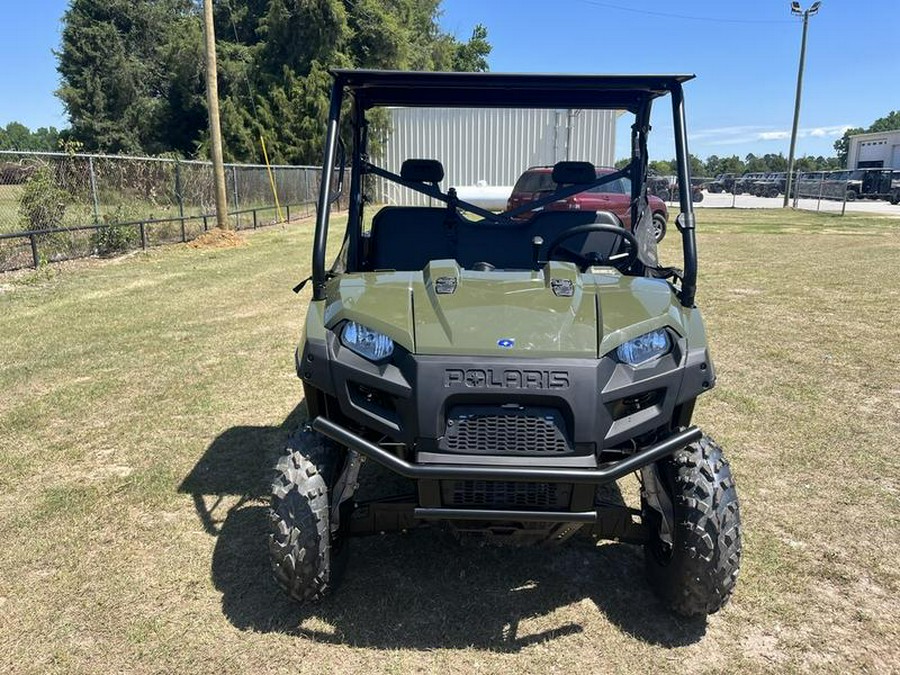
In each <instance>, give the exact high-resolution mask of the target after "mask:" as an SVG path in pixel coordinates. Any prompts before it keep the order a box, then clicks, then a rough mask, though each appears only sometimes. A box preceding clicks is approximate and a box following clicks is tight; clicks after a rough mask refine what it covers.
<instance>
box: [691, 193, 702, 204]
mask: <svg viewBox="0 0 900 675" xmlns="http://www.w3.org/2000/svg"><path fill="white" fill-rule="evenodd" d="M691 201H692V202H694V203H695V204H696V203H698V202H702V201H703V191H702V190H694V191H693V192H692V193H691Z"/></svg>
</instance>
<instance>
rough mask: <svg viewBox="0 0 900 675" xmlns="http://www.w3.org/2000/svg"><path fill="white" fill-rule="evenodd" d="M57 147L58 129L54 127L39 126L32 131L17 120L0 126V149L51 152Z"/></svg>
mask: <svg viewBox="0 0 900 675" xmlns="http://www.w3.org/2000/svg"><path fill="white" fill-rule="evenodd" d="M58 149H59V131H58V130H57V129H56V127H49V128H48V127H40V128H38V129H35V130H34V131H32V130H31V129H29V128H28V127H26V126H25V125H24V124H21V123H19V122H10V123H9V124H7V125H6V126H5V127H0V150H32V151H41V150H43V151H47V152H52V151H53V150H58Z"/></svg>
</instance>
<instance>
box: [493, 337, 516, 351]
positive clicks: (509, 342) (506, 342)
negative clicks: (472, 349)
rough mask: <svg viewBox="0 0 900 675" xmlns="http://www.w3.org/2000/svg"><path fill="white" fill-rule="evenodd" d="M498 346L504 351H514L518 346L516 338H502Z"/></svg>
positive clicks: (498, 341)
mask: <svg viewBox="0 0 900 675" xmlns="http://www.w3.org/2000/svg"><path fill="white" fill-rule="evenodd" d="M497 346H498V347H502V348H503V349H512V348H513V347H515V346H516V339H515V338H501V339H499V340H497Z"/></svg>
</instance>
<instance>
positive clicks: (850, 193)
mask: <svg viewBox="0 0 900 675" xmlns="http://www.w3.org/2000/svg"><path fill="white" fill-rule="evenodd" d="M858 196H859V195H858V194H856V190H847V201H848V202H855V201H856V198H857V197H858Z"/></svg>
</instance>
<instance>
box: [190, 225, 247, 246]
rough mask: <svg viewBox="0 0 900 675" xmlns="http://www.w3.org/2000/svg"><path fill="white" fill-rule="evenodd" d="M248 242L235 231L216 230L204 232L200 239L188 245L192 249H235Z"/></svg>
mask: <svg viewBox="0 0 900 675" xmlns="http://www.w3.org/2000/svg"><path fill="white" fill-rule="evenodd" d="M246 243H247V242H246V240H245V239H244V238H243V237H242V236H241V235H239V234H238V233H237V232H235V231H233V230H220V229H219V228H215V229H212V230H210V231H209V232H204V233H203V234H201V235H200V236H199V237H197V238H196V239H194V240H193V241H191V242H189V243H188V246H190V247H191V248H234V247H235V246H243V245H244V244H246Z"/></svg>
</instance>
